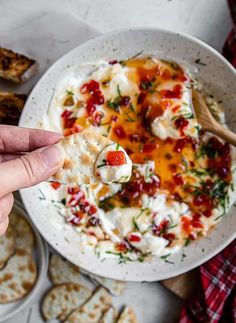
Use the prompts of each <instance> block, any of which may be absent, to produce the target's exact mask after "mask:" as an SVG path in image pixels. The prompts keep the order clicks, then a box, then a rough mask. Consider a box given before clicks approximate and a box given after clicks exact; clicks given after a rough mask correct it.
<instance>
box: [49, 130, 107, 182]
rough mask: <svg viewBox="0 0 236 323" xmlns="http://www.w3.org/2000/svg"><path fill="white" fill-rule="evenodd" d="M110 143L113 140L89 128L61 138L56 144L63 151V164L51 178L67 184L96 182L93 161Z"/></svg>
mask: <svg viewBox="0 0 236 323" xmlns="http://www.w3.org/2000/svg"><path fill="white" fill-rule="evenodd" d="M111 144H113V141H111V140H109V139H108V138H106V137H104V136H102V135H99V134H97V133H96V132H95V131H92V130H90V129H86V130H84V131H82V132H80V133H76V134H73V135H70V136H67V137H65V138H63V139H61V140H60V141H59V142H58V143H57V146H58V147H59V148H60V149H61V150H62V151H63V154H64V165H63V167H62V168H61V169H60V170H59V171H58V172H57V173H56V174H55V175H54V176H53V177H52V180H53V181H56V182H60V183H62V184H68V185H82V184H90V183H93V182H96V181H97V179H96V177H95V175H94V164H95V161H96V160H97V158H98V156H99V154H100V152H101V151H102V150H103V149H104V148H105V147H107V146H109V145H111ZM50 180H51V179H50Z"/></svg>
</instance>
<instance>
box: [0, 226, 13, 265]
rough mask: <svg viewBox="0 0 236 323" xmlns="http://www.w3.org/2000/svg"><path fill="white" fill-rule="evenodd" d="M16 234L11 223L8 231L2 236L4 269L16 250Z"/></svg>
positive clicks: (0, 258)
mask: <svg viewBox="0 0 236 323" xmlns="http://www.w3.org/2000/svg"><path fill="white" fill-rule="evenodd" d="M15 245H16V240H15V234H14V230H13V229H12V226H11V225H9V226H8V229H7V231H6V233H5V234H4V235H2V236H0V269H2V268H3V267H4V266H5V264H6V262H7V261H8V259H9V258H10V257H11V256H12V255H13V253H14V252H15Z"/></svg>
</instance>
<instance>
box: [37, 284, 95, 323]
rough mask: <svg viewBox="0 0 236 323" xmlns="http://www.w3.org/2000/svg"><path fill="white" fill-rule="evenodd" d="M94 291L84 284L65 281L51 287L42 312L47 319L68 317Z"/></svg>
mask: <svg viewBox="0 0 236 323" xmlns="http://www.w3.org/2000/svg"><path fill="white" fill-rule="evenodd" d="M91 294H92V292H91V290H90V289H88V288H87V287H84V286H82V285H78V284H73V283H65V284H62V285H58V286H55V287H53V288H51V289H50V290H49V291H48V293H47V294H46V295H45V297H44V299H43V303H42V313H43V317H44V318H45V320H52V319H59V320H65V319H66V317H67V316H68V315H69V314H70V313H71V312H72V311H73V310H75V309H76V308H77V307H79V306H80V305H82V304H83V303H84V302H85V301H86V300H87V299H88V298H89V297H90V296H91Z"/></svg>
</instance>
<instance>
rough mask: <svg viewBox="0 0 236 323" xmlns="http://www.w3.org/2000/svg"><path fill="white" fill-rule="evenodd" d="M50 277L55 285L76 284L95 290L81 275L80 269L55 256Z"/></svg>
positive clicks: (51, 260) (53, 256)
mask: <svg viewBox="0 0 236 323" xmlns="http://www.w3.org/2000/svg"><path fill="white" fill-rule="evenodd" d="M49 276H50V280H51V281H52V283H53V284H56V285H57V284H63V283H75V284H79V285H83V286H87V287H91V288H93V287H94V285H93V284H92V283H91V282H90V281H89V279H87V278H86V277H85V276H84V275H82V274H81V272H80V269H79V268H78V267H76V266H74V265H73V264H72V263H70V262H69V261H67V260H65V259H63V258H62V257H60V256H58V255H56V254H53V255H52V256H51V258H50V264H49Z"/></svg>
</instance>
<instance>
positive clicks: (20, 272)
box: [0, 249, 37, 304]
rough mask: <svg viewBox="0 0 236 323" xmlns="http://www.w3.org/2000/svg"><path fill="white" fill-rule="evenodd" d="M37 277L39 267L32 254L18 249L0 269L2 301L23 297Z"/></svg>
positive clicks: (0, 296) (6, 301)
mask: <svg viewBox="0 0 236 323" xmlns="http://www.w3.org/2000/svg"><path fill="white" fill-rule="evenodd" d="M36 279H37V269H36V265H35V262H34V260H33V257H32V255H30V254H29V253H28V252H27V251H24V250H20V249H18V250H16V253H15V254H14V255H13V256H12V257H11V258H10V259H9V260H8V262H7V265H6V266H5V267H4V268H3V269H2V270H1V271H0V303H1V304H3V303H9V302H14V301H16V300H18V299H21V298H22V297H24V296H25V295H26V294H28V293H29V292H30V291H31V289H32V288H33V286H34V284H35V281H36Z"/></svg>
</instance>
